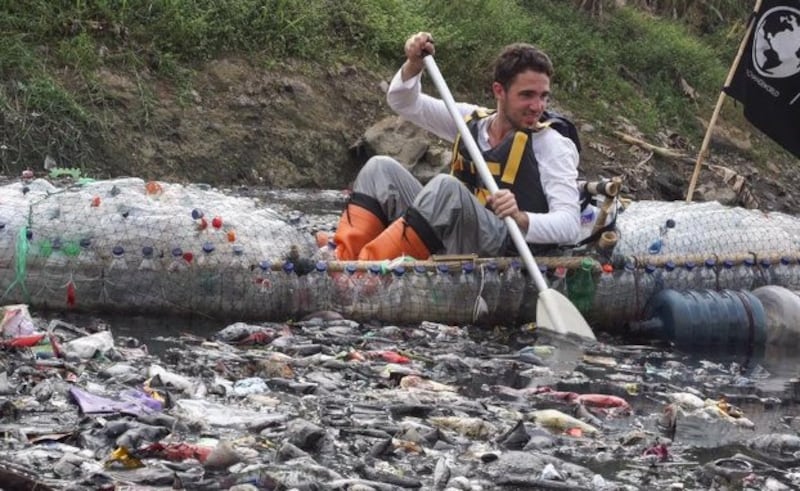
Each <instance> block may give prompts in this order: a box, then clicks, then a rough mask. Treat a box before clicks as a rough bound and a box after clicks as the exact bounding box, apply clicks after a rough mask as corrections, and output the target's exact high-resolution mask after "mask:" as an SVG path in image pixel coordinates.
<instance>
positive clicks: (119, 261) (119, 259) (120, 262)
mask: <svg viewBox="0 0 800 491" xmlns="http://www.w3.org/2000/svg"><path fill="white" fill-rule="evenodd" d="M122 269H128V262H127V261H126V260H125V248H123V247H122V246H121V245H116V246H114V248H113V249H111V264H109V266H108V270H109V271H114V270H122Z"/></svg>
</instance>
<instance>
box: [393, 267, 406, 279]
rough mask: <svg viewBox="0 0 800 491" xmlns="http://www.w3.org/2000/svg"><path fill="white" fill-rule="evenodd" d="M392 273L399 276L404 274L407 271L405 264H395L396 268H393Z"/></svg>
mask: <svg viewBox="0 0 800 491" xmlns="http://www.w3.org/2000/svg"><path fill="white" fill-rule="evenodd" d="M392 273H394V275H395V276H397V277H398V278H399V277H400V276H403V275H404V274H405V273H406V268H405V267H403V266H395V267H394V269H393V270H392Z"/></svg>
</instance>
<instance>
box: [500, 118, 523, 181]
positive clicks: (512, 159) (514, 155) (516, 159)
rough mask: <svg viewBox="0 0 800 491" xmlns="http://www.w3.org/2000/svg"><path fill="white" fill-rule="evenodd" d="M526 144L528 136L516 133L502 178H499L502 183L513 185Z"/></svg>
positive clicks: (520, 132) (519, 132)
mask: <svg viewBox="0 0 800 491" xmlns="http://www.w3.org/2000/svg"><path fill="white" fill-rule="evenodd" d="M527 144H528V134H527V133H525V132H522V131H517V132H516V133H515V134H514V143H513V144H512V145H511V151H510V152H509V153H508V162H506V168H505V170H504V171H503V177H501V178H500V180H501V181H503V182H504V183H506V184H514V180H515V179H516V178H517V172H519V164H520V163H521V162H522V155H523V154H524V153H525V145H527ZM495 175H496V174H495Z"/></svg>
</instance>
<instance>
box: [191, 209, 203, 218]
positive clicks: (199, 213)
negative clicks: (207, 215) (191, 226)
mask: <svg viewBox="0 0 800 491" xmlns="http://www.w3.org/2000/svg"><path fill="white" fill-rule="evenodd" d="M201 218H203V210H201V209H199V208H195V209H194V210H192V220H199V219H201Z"/></svg>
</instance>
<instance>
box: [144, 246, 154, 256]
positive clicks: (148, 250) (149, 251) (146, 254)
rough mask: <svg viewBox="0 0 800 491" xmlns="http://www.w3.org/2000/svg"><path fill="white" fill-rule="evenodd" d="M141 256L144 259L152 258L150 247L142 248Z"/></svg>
mask: <svg viewBox="0 0 800 491" xmlns="http://www.w3.org/2000/svg"><path fill="white" fill-rule="evenodd" d="M142 256H144V257H148V258H149V257H153V248H152V247H150V246H144V247H142Z"/></svg>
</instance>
